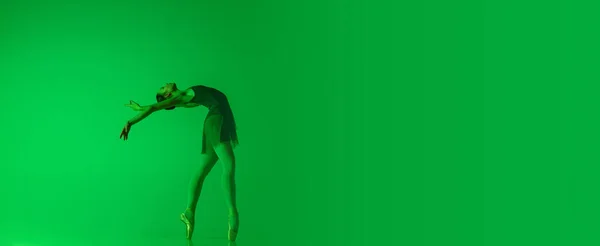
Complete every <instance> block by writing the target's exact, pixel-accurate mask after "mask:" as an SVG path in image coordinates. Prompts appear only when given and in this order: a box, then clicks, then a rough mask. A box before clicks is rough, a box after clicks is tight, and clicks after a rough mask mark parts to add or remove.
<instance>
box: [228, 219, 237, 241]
mask: <svg viewBox="0 0 600 246" xmlns="http://www.w3.org/2000/svg"><path fill="white" fill-rule="evenodd" d="M238 220H239V218H238V215H237V214H236V215H229V233H228V235H227V238H228V239H229V241H231V242H234V241H235V240H236V239H237V234H238V227H239V221H238Z"/></svg>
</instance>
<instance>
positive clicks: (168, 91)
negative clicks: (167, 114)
mask: <svg viewBox="0 0 600 246" xmlns="http://www.w3.org/2000/svg"><path fill="white" fill-rule="evenodd" d="M175 91H177V85H176V84H175V83H167V84H166V85H165V86H163V87H160V89H158V92H157V93H156V101H157V102H161V101H164V100H165V99H167V98H169V97H171V96H172V95H173V92H175ZM172 109H175V107H170V108H166V110H172Z"/></svg>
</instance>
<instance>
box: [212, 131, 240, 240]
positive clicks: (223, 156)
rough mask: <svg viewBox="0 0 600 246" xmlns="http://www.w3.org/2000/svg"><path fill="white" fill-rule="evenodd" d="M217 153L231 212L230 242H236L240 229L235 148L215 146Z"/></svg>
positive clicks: (228, 144) (225, 144)
mask: <svg viewBox="0 0 600 246" xmlns="http://www.w3.org/2000/svg"><path fill="white" fill-rule="evenodd" d="M215 152H216V153H217V156H218V158H219V160H220V161H221V163H222V164H223V189H224V190H225V199H226V202H227V208H228V210H229V240H231V241H235V238H236V237H237V231H238V228H239V215H238V209H237V202H236V187H235V155H234V154H233V147H232V145H231V144H230V143H228V142H223V143H220V144H218V145H217V146H215Z"/></svg>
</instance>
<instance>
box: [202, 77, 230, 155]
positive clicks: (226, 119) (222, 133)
mask: <svg viewBox="0 0 600 246" xmlns="http://www.w3.org/2000/svg"><path fill="white" fill-rule="evenodd" d="M190 89H192V90H193V91H194V93H195V95H194V98H192V100H190V103H197V104H200V105H202V106H204V107H206V108H208V115H206V119H205V120H204V129H203V131H202V132H203V134H202V153H206V150H207V146H211V147H213V146H215V145H216V144H218V143H222V142H231V143H232V144H233V145H234V146H235V145H237V144H238V136H237V131H236V126H235V120H234V118H233V112H232V111H231V107H230V106H229V101H228V100H227V96H225V94H223V93H222V92H221V91H219V90H217V89H214V88H210V87H207V86H202V85H197V86H192V87H190Z"/></svg>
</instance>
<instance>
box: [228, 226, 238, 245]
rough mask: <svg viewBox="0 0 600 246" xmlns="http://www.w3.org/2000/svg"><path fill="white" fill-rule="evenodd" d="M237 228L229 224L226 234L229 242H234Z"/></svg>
mask: <svg viewBox="0 0 600 246" xmlns="http://www.w3.org/2000/svg"><path fill="white" fill-rule="evenodd" d="M237 234H238V232H237V229H233V228H231V226H230V227H229V235H228V236H227V238H228V239H229V241H231V242H235V240H236V239H237Z"/></svg>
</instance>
